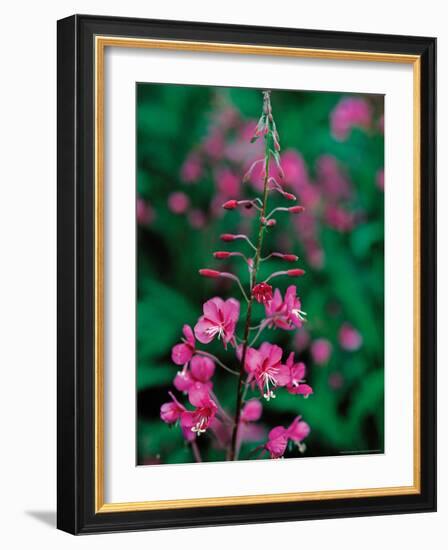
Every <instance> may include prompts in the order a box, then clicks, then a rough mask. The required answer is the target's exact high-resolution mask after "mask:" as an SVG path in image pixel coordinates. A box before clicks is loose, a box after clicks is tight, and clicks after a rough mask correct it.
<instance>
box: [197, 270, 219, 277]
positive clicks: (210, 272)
mask: <svg viewBox="0 0 448 550" xmlns="http://www.w3.org/2000/svg"><path fill="white" fill-rule="evenodd" d="M199 275H202V277H210V278H211V279H217V278H218V277H221V272H220V271H216V269H200V270H199Z"/></svg>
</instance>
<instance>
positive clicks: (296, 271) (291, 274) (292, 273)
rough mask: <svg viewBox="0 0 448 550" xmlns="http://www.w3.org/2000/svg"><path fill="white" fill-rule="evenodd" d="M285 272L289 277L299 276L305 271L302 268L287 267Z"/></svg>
mask: <svg viewBox="0 0 448 550" xmlns="http://www.w3.org/2000/svg"><path fill="white" fill-rule="evenodd" d="M286 274H287V275H288V276H289V277H301V276H302V275H305V271H304V270H303V269H288V271H287V272H286Z"/></svg>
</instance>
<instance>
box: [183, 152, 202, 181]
mask: <svg viewBox="0 0 448 550" xmlns="http://www.w3.org/2000/svg"><path fill="white" fill-rule="evenodd" d="M201 176H202V160H201V157H200V156H199V155H198V153H196V152H195V151H193V152H192V153H190V154H189V155H188V157H187V158H186V159H185V161H184V163H183V165H182V168H181V171H180V177H181V178H182V179H183V181H185V182H186V183H196V182H197V181H198V180H200V178H201Z"/></svg>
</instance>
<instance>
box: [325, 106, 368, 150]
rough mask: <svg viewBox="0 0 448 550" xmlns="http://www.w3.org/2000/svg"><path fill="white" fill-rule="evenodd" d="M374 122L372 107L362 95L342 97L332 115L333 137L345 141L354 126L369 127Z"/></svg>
mask: <svg viewBox="0 0 448 550" xmlns="http://www.w3.org/2000/svg"><path fill="white" fill-rule="evenodd" d="M371 122H372V109H371V107H370V105H369V103H368V102H367V101H366V100H365V99H363V98H361V97H345V98H342V99H341V100H340V101H339V103H338V104H337V105H336V107H335V108H334V109H333V111H332V112H331V115H330V125H331V132H332V134H333V137H334V138H335V139H337V140H338V141H345V140H346V139H347V138H348V136H349V135H350V132H351V130H352V128H353V127H354V126H357V127H360V128H364V129H366V128H369V127H370V125H371Z"/></svg>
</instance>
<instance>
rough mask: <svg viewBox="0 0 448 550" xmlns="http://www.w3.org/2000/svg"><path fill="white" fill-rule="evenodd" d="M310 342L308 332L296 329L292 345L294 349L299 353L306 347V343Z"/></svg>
mask: <svg viewBox="0 0 448 550" xmlns="http://www.w3.org/2000/svg"><path fill="white" fill-rule="evenodd" d="M309 343H310V334H309V332H308V331H307V330H305V329H302V330H298V331H297V332H296V333H295V336H294V345H295V349H296V351H298V352H299V353H300V352H301V351H303V350H305V349H306V348H307V347H308V344H309Z"/></svg>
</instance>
